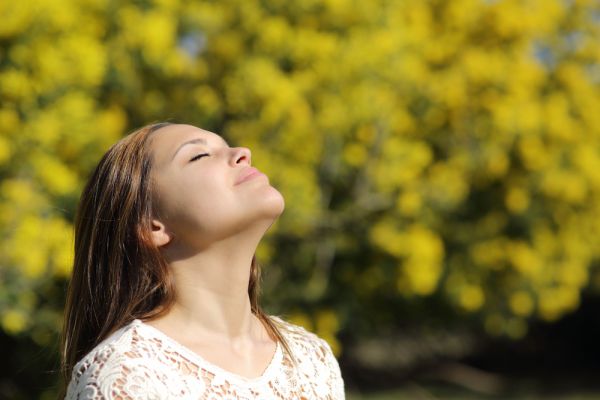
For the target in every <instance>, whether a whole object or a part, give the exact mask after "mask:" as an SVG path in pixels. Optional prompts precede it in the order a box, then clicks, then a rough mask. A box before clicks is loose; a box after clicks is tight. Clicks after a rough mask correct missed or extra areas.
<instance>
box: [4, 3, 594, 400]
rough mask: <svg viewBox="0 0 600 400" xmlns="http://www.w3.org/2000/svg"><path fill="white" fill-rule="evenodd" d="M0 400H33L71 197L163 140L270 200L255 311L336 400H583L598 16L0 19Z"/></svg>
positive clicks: (282, 10)
mask: <svg viewBox="0 0 600 400" xmlns="http://www.w3.org/2000/svg"><path fill="white" fill-rule="evenodd" d="M0 21H1V22H0V235H1V238H2V240H1V242H0V354H1V357H2V362H1V363H0V398H2V399H4V398H6V399H35V398H39V399H52V398H54V396H55V395H56V387H57V377H58V376H57V368H58V361H57V333H58V331H59V329H60V324H61V313H62V308H63V303H64V294H65V289H66V285H67V282H68V277H69V274H70V269H71V260H72V252H73V250H72V247H73V238H72V221H73V216H74V211H75V208H76V205H77V201H78V197H79V193H80V191H81V189H82V186H83V183H84V182H85V180H86V179H87V177H88V175H89V173H90V172H91V169H92V168H93V167H94V166H95V164H96V163H97V162H98V161H99V158H100V156H101V155H102V154H103V153H104V152H105V151H106V150H107V149H108V147H109V146H110V145H111V144H112V143H114V142H115V141H116V140H118V139H119V138H120V137H122V136H123V135H125V134H126V133H127V132H130V131H132V130H133V129H135V128H137V127H140V126H142V125H145V124H147V123H149V122H153V121H162V120H169V121H174V122H185V123H190V124H193V125H196V126H200V127H203V128H205V129H207V130H211V131H213V132H216V133H219V134H221V135H223V136H224V137H225V138H226V139H227V140H228V141H229V142H230V143H232V144H233V145H241V146H247V147H249V148H250V149H251V150H252V154H253V163H254V164H255V165H256V166H257V167H258V168H259V169H261V170H264V171H265V172H266V173H267V174H268V175H269V176H270V178H271V182H272V183H273V185H274V186H275V187H277V188H278V189H279V190H280V191H281V192H282V193H283V195H284V197H285V199H286V211H285V212H284V214H283V215H282V217H281V218H280V220H279V221H278V222H277V223H276V224H275V225H274V226H273V227H272V229H271V230H270V231H269V233H268V235H267V237H266V238H265V239H264V241H263V242H262V243H261V245H260V248H259V249H258V258H259V260H260V262H261V263H262V265H263V266H264V274H265V276H264V293H263V303H264V305H265V307H266V309H267V311H268V312H270V313H272V314H277V315H282V316H283V317H285V318H287V319H289V320H290V321H292V322H295V323H297V324H301V325H303V326H305V327H306V328H308V329H310V330H313V331H315V332H317V333H318V334H319V335H320V336H321V337H323V338H325V339H326V340H327V341H328V342H329V343H330V344H331V346H332V348H333V350H334V351H335V353H336V355H337V356H338V357H339V360H340V365H341V367H342V372H343V375H344V378H345V382H346V388H347V393H348V398H349V399H380V400H382V399H496V398H503V399H513V398H514V399H521V398H523V399H525V398H526V399H538V398H540V399H541V398H560V399H600V379H598V377H599V376H600V375H599V373H600V358H599V356H600V347H599V344H598V343H599V341H598V337H599V335H600V315H599V310H600V308H599V307H600V295H599V292H600V268H599V267H598V266H599V260H600V63H599V62H600V1H598V0H504V1H503V0H496V1H494V0H445V1H444V0H396V1H393V0H368V1H360V0H297V1H285V0H220V1H199V0H187V1H183V0H123V1H116V0H37V1H0Z"/></svg>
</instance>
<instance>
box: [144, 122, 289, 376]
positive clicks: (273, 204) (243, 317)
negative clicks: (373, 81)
mask: <svg viewBox="0 0 600 400" xmlns="http://www.w3.org/2000/svg"><path fill="white" fill-rule="evenodd" d="M200 140H204V141H205V142H206V143H202V142H200ZM191 141H193V142H192V143H188V142H191ZM185 143H187V144H185ZM150 151H151V155H152V159H153V168H152V179H153V182H154V192H153V194H152V195H153V200H154V204H155V208H156V215H155V219H153V232H152V237H153V240H154V243H155V244H156V245H157V246H159V247H160V249H161V251H162V252H163V254H164V256H165V257H166V259H167V261H168V263H169V265H170V268H172V271H173V276H174V279H175V287H176V290H177V297H176V301H175V304H174V306H173V307H172V308H171V309H170V310H169V311H168V313H167V314H166V315H164V316H162V317H160V318H158V319H154V320H152V321H147V322H146V323H147V324H149V325H151V326H153V327H155V328H156V329H159V330H161V331H162V332H163V333H165V334H167V335H168V336H170V337H171V338H173V339H175V340H176V341H178V342H179V343H181V344H182V345H184V346H185V347H187V348H188V349H190V350H192V351H194V352H195V353H197V354H198V355H200V356H201V357H202V358H204V359H205V360H207V361H209V362H211V363H212V364H215V365H217V366H219V367H221V368H223V369H225V370H227V371H229V372H232V373H234V374H237V375H239V376H242V377H247V378H255V377H258V376H260V375H261V374H262V373H263V372H264V370H265V368H266V367H267V366H268V364H269V362H270V360H271V359H272V357H273V354H274V352H275V349H276V342H275V341H274V340H273V339H272V338H270V337H269V335H268V334H267V332H266V330H265V328H264V326H263V325H262V323H261V322H260V321H259V320H258V319H257V318H256V317H255V316H254V315H253V314H252V313H251V309H250V300H249V297H248V281H249V275H250V264H251V261H252V257H253V255H254V253H255V251H256V247H257V245H258V243H259V242H260V240H261V238H262V237H263V235H264V234H265V232H266V231H267V229H268V228H269V227H270V226H271V224H272V223H273V222H274V220H275V219H276V218H277V217H278V216H279V215H280V214H281V213H282V212H283V208H284V201H283V197H282V196H281V194H280V193H279V192H278V191H277V190H276V189H275V188H273V187H272V186H271V185H270V184H269V180H268V178H267V177H266V176H265V175H257V176H254V177H253V178H252V179H249V180H246V181H244V182H242V183H239V184H236V182H238V181H239V179H240V177H241V176H242V175H241V174H242V173H243V172H242V171H244V170H246V169H247V168H249V167H250V163H251V153H250V150H248V149H247V148H243V147H229V146H228V145H227V143H225V141H224V140H223V139H222V138H221V137H220V136H219V135H217V134H215V133H212V132H209V131H205V130H202V129H199V128H196V127H193V126H190V125H170V126H167V127H164V128H161V129H159V130H158V131H156V132H155V133H154V134H153V137H152V140H151V142H150ZM203 154H208V155H206V156H201V155H203ZM194 158H195V160H194Z"/></svg>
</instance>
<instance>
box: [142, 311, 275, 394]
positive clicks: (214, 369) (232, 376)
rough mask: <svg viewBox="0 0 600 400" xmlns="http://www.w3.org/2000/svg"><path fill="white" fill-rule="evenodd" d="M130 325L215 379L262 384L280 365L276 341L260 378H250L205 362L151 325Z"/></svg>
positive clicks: (198, 355) (202, 358)
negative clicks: (182, 356) (184, 357)
mask: <svg viewBox="0 0 600 400" xmlns="http://www.w3.org/2000/svg"><path fill="white" fill-rule="evenodd" d="M132 323H133V324H136V325H137V326H141V327H143V328H144V329H145V330H146V331H148V332H150V333H151V334H153V335H154V336H156V337H158V338H159V339H162V340H163V341H166V342H167V343H169V344H170V345H171V346H173V347H175V348H176V349H177V350H178V351H179V352H180V353H182V354H183V355H185V356H186V357H187V358H189V359H190V360H191V361H192V362H193V363H196V364H197V365H198V366H199V367H201V368H203V369H205V370H207V371H208V372H211V373H213V374H214V375H215V377H219V376H226V377H227V379H228V380H230V381H236V382H239V383H245V384H248V383H251V384H255V383H260V382H263V381H264V380H267V379H268V378H270V377H271V376H272V375H273V373H274V372H275V371H276V370H277V369H278V367H279V366H281V364H282V359H283V352H282V349H281V344H280V343H279V341H276V342H275V352H274V353H273V356H272V357H271V360H270V361H269V364H267V367H266V368H265V370H264V371H263V372H262V374H261V375H260V376H257V377H254V378H250V377H246V376H243V375H238V374H236V373H234V372H231V371H228V370H226V369H224V368H222V367H219V366H218V365H216V364H214V363H212V362H210V361H208V360H206V359H205V358H204V357H202V356H201V355H200V354H198V353H196V352H195V351H193V350H192V349H190V348H188V347H186V346H184V345H183V344H181V343H179V342H178V341H177V340H175V339H173V338H172V337H170V336H169V335H167V334H166V333H164V332H163V331H161V330H160V329H158V328H155V327H153V326H152V325H148V324H146V323H145V322H144V321H142V320H140V319H134V320H133V322H132Z"/></svg>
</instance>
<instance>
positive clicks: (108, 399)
mask: <svg viewBox="0 0 600 400" xmlns="http://www.w3.org/2000/svg"><path fill="white" fill-rule="evenodd" d="M163 378H164V377H163V376H161V374H160V373H158V371H156V370H155V369H153V368H152V367H151V366H150V365H148V363H147V362H144V361H143V360H141V359H120V360H110V362H106V363H102V364H100V363H95V362H91V363H89V364H87V365H85V366H82V367H80V368H79V369H78V370H76V371H74V372H73V377H72V378H71V381H70V382H69V386H68V388H67V395H66V397H65V400H114V399H119V400H151V399H152V400H157V399H163V398H168V397H169V393H168V388H167V385H166V382H167V381H166V380H164V379H163Z"/></svg>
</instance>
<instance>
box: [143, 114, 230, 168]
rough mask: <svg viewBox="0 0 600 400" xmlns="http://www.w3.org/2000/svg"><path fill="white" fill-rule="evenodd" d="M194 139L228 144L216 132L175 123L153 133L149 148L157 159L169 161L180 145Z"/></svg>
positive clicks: (217, 144) (212, 143)
mask: <svg viewBox="0 0 600 400" xmlns="http://www.w3.org/2000/svg"><path fill="white" fill-rule="evenodd" d="M194 139H204V140H206V142H207V144H208V145H213V146H220V145H227V143H226V142H225V141H224V140H223V138H222V137H221V136H219V135H217V134H216V133H213V132H210V131H207V130H204V129H201V128H197V127H195V126H192V125H185V124H173V125H167V126H165V127H162V128H160V129H158V130H156V131H155V132H154V133H152V138H151V139H150V143H149V144H150V146H149V148H150V152H151V153H152V155H153V157H154V159H155V161H156V162H157V163H162V162H165V161H169V160H170V159H171V157H172V156H173V154H174V153H175V152H176V151H177V149H178V148H179V146H181V145H182V144H183V143H185V142H187V141H190V140H194Z"/></svg>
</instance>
